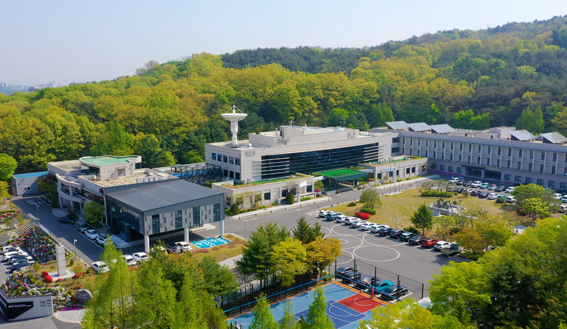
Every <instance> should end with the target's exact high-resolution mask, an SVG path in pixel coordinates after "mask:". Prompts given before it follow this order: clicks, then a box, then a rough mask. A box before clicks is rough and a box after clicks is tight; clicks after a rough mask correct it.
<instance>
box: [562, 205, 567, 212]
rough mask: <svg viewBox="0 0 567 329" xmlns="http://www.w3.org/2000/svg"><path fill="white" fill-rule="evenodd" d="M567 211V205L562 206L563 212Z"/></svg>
mask: <svg viewBox="0 0 567 329" xmlns="http://www.w3.org/2000/svg"><path fill="white" fill-rule="evenodd" d="M566 211H567V205H564V204H562V205H561V212H566Z"/></svg>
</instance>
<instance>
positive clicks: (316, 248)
mask: <svg viewBox="0 0 567 329" xmlns="http://www.w3.org/2000/svg"><path fill="white" fill-rule="evenodd" d="M341 254H342V251H341V242H340V241H339V240H338V239H332V238H324V239H323V238H322V237H317V239H316V240H315V241H313V242H311V243H310V244H308V245H307V262H308V263H309V264H311V266H312V267H314V268H315V269H316V270H317V272H318V273H320V272H321V271H322V270H323V269H324V268H326V267H327V266H329V265H331V264H332V263H333V262H334V261H335V260H336V259H337V258H338V257H339V256H340V255H341Z"/></svg>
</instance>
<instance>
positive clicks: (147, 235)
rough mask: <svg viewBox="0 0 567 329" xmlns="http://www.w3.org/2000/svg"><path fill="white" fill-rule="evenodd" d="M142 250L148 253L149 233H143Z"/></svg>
mask: <svg viewBox="0 0 567 329" xmlns="http://www.w3.org/2000/svg"><path fill="white" fill-rule="evenodd" d="M144 251H145V252H146V254H148V253H149V252H150V235H149V234H145V235H144Z"/></svg>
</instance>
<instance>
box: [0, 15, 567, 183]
mask: <svg viewBox="0 0 567 329" xmlns="http://www.w3.org/2000/svg"><path fill="white" fill-rule="evenodd" d="M566 47H567V16H562V17H554V18H552V19H550V20H546V21H534V22H532V23H509V24H506V25H503V26H499V27H496V28H491V29H487V30H481V31H470V30H464V31H462V30H450V31H442V32H438V33H435V34H426V35H422V36H420V37H412V38H410V39H407V40H404V41H390V42H387V43H384V44H382V45H380V46H376V47H368V48H363V49H355V48H338V49H321V48H309V47H299V48H293V49H288V48H281V49H258V50H242V51H237V52H235V53H233V54H225V55H222V56H217V55H211V54H206V53H202V54H198V55H193V56H191V57H190V58H188V59H186V60H183V61H172V62H168V63H163V64H158V63H157V62H154V61H150V62H148V63H147V64H146V66H145V67H144V68H140V69H138V70H137V71H136V73H137V74H136V75H135V76H131V77H119V78H117V79H115V80H113V81H101V82H92V83H86V84H74V85H70V86H68V87H59V88H45V89H42V90H40V91H37V92H33V93H27V94H24V93H14V94H13V95H12V96H10V97H8V96H5V95H0V153H6V154H9V155H11V156H13V157H14V158H15V159H16V160H17V161H18V168H17V170H16V171H17V172H27V171H36V170H45V168H46V164H47V162H49V161H54V160H68V159H76V158H78V157H80V156H84V155H89V154H90V155H103V154H110V153H113V154H115V155H121V154H124V153H128V152H136V151H138V152H139V150H140V149H144V148H145V145H151V146H152V148H153V149H152V150H151V152H150V151H149V152H148V154H151V155H152V158H153V159H155V160H154V161H157V162H152V163H151V164H159V165H167V164H170V163H171V162H179V163H187V162H195V161H202V159H203V154H204V143H206V142H213V141H222V140H227V139H228V132H229V125H228V123H227V122H225V121H224V120H223V119H222V118H221V117H220V115H219V114H220V113H222V112H225V111H227V110H228V109H229V107H230V105H232V104H236V105H237V106H238V107H239V108H240V109H242V110H243V111H244V112H246V113H248V114H249V116H248V118H247V119H246V120H244V121H242V122H241V124H240V135H241V137H243V138H246V137H247V134H248V133H250V132H258V131H264V130H272V129H275V128H276V127H277V126H279V125H281V124H284V123H288V122H289V121H290V120H293V121H294V123H297V124H300V125H304V124H307V125H318V126H326V125H344V126H349V127H354V128H359V129H369V128H372V127H377V126H383V125H384V122H386V121H390V120H394V119H395V120H405V121H407V122H421V121H424V122H426V123H430V124H433V123H449V124H451V125H453V126H454V127H455V128H471V129H486V128H488V127H490V126H502V125H507V126H514V125H516V124H518V126H519V127H521V128H523V129H528V130H531V131H532V132H534V133H540V132H542V131H551V130H556V131H559V132H561V133H563V134H567V109H566V106H567V85H566V84H565V80H566V78H567V50H566ZM517 121H518V122H517ZM542 125H543V127H542ZM148 135H149V137H148ZM156 139H157V143H156V142H155V140H156Z"/></svg>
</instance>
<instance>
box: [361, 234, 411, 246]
mask: <svg viewBox="0 0 567 329" xmlns="http://www.w3.org/2000/svg"><path fill="white" fill-rule="evenodd" d="M362 240H363V241H364V242H366V243H369V244H371V245H375V246H379V247H399V246H403V245H405V244H406V243H405V242H400V243H397V244H386V245H383V244H377V243H374V242H370V241H366V236H365V237H363V238H362Z"/></svg>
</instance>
